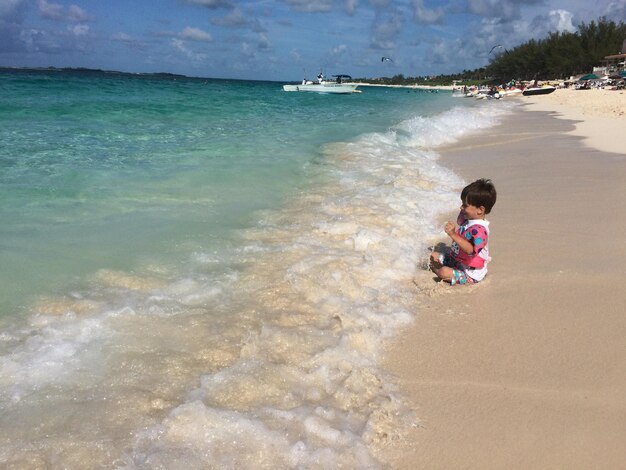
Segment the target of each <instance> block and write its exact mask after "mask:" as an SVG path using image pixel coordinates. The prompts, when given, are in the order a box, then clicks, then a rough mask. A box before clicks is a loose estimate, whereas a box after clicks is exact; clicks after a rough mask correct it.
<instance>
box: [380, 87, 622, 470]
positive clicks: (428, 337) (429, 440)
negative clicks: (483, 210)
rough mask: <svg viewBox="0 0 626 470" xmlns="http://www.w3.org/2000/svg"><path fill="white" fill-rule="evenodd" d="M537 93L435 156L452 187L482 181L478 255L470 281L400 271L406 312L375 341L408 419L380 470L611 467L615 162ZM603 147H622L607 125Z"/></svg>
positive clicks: (617, 382)
mask: <svg viewBox="0 0 626 470" xmlns="http://www.w3.org/2000/svg"><path fill="white" fill-rule="evenodd" d="M557 93H558V91H557ZM555 94H556V93H555ZM547 96H550V95H547ZM574 96H575V95H574ZM541 98H543V97H536V98H533V99H532V100H528V101H527V103H529V105H527V106H524V107H523V109H521V110H519V111H517V110H516V111H515V113H514V115H513V116H510V117H508V118H507V119H505V120H504V121H503V122H502V123H501V124H500V125H499V126H497V127H495V128H493V129H491V130H489V131H487V132H483V133H481V134H480V135H479V136H472V137H468V138H465V139H463V140H462V141H460V142H457V143H456V144H454V145H453V146H450V147H447V148H444V149H440V151H439V153H440V154H441V160H440V161H441V162H442V163H443V164H444V165H445V166H447V167H449V168H451V169H453V170H454V171H455V172H457V173H458V174H460V175H462V176H463V177H464V179H465V180H466V181H472V180H474V179H476V178H479V177H489V178H492V179H493V180H494V182H495V184H496V188H497V189H498V196H499V197H498V202H497V203H496V205H495V207H494V209H493V211H492V214H490V215H489V216H488V219H489V220H490V221H491V222H492V232H493V236H492V241H491V243H490V245H491V251H492V253H493V258H494V260H493V262H492V263H491V265H490V275H489V276H488V277H487V279H486V280H485V281H483V282H481V283H480V284H478V285H476V286H466V287H460V288H459V287H457V288H452V287H450V286H448V285H443V284H441V283H435V282H434V280H433V275H432V273H429V272H428V271H421V270H420V271H417V272H416V275H415V284H416V299H417V300H416V312H417V315H416V319H415V322H414V323H413V324H412V325H411V326H410V327H408V328H407V329H406V330H405V331H403V332H401V334H400V335H399V336H398V337H396V338H395V339H393V340H392V342H390V343H389V344H388V348H387V354H386V357H385V360H384V368H385V369H386V370H388V371H389V372H390V373H391V374H392V376H393V377H394V378H395V382H396V383H397V384H398V387H399V389H400V392H401V395H402V396H403V397H405V398H406V400H407V401H408V402H409V406H410V408H411V409H413V410H414V411H415V412H416V415H417V417H418V419H419V422H418V423H416V426H415V427H414V428H413V429H412V430H411V431H410V435H409V436H407V438H406V440H404V441H402V442H399V443H397V444H396V445H394V446H392V447H390V448H388V449H386V452H385V454H384V455H385V460H386V462H388V463H389V465H390V466H391V468H402V469H404V468H406V469H410V468H430V469H432V468H442V469H443V468H476V469H479V468H480V469H483V468H618V467H619V466H620V465H621V464H623V462H624V461H626V450H624V447H623V442H624V440H625V439H626V427H625V426H624V425H623V423H624V422H626V399H625V398H624V397H626V365H625V361H624V359H623V341H624V337H625V335H626V319H625V318H624V315H623V312H622V311H623V307H622V306H623V305H624V304H625V303H626V294H624V293H623V292H622V291H621V290H620V289H619V287H618V286H617V284H616V282H615V281H616V279H620V278H621V277H622V275H623V273H621V269H622V268H620V267H621V266H624V264H626V247H624V243H623V233H624V230H626V222H624V217H623V216H624V209H623V201H624V200H625V199H626V188H624V181H625V180H626V156H625V155H624V153H623V152H619V151H618V152H614V153H608V152H603V151H600V150H598V149H597V148H595V147H592V146H590V144H593V143H594V142H596V141H598V140H600V141H602V139H603V137H602V136H598V135H595V134H592V135H587V136H586V137H581V136H580V135H578V134H577V133H578V132H581V129H582V131H584V132H587V133H589V132H590V131H589V129H590V128H591V129H596V132H600V133H601V134H603V135H604V136H605V137H604V138H606V133H605V132H604V131H606V127H603V125H602V124H603V122H604V119H606V118H599V117H596V116H590V115H589V114H587V115H585V114H584V113H583V111H582V108H579V113H580V115H581V116H584V121H580V122H578V121H572V120H571V117H570V116H571V115H568V114H567V111H568V109H566V108H565V107H564V106H561V107H560V106H559V105H558V104H556V103H551V102H548V101H543V100H541ZM540 107H543V109H542V110H538V108H540ZM546 108H548V109H546ZM572 108H573V109H576V108H575V106H574V105H572ZM597 119H601V120H602V121H601V122H600V125H599V127H593V126H598V121H597ZM613 120H614V121H618V124H621V123H622V122H623V121H622V119H621V118H619V117H618V118H613ZM581 122H582V123H587V126H584V125H583V126H580V125H579V124H580V123H581ZM588 126H592V127H588ZM597 129H600V130H599V131H598V130H597ZM611 140H613V141H615V142H613V143H612V145H613V146H612V147H611V148H615V149H618V150H619V149H621V148H624V143H625V141H626V139H625V138H624V136H623V134H621V133H620V134H617V135H613V136H612V138H611ZM459 190H460V188H459ZM455 209H456V208H455V207H452V208H451V210H452V211H454V210H455ZM455 215H456V212H454V213H451V214H450V215H449V217H454V216H455ZM587 220H589V222H588V223H585V222H586V221H587ZM520 233H523V237H520ZM522 240H523V241H522ZM439 241H442V242H445V243H446V244H449V241H448V240H446V239H444V238H442V239H440V240H434V242H435V243H436V242H439ZM520 245H521V246H520ZM607 260H608V261H609V262H608V263H607Z"/></svg>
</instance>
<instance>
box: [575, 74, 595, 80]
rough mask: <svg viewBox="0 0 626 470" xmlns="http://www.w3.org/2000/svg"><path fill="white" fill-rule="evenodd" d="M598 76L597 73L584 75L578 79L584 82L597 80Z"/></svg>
mask: <svg viewBox="0 0 626 470" xmlns="http://www.w3.org/2000/svg"><path fill="white" fill-rule="evenodd" d="M597 79H598V76H597V75H596V74H595V73H588V74H587V75H583V76H582V77H580V78H579V79H578V81H582V80H597Z"/></svg>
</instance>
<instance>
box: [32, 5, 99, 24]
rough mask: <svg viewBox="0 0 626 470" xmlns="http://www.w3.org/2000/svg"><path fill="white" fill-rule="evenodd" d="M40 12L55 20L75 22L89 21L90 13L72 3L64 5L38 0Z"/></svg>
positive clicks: (45, 16)
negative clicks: (67, 5)
mask: <svg viewBox="0 0 626 470" xmlns="http://www.w3.org/2000/svg"><path fill="white" fill-rule="evenodd" d="M37 6H38V8H39V13H40V14H41V16H43V17H44V18H48V19H50V20H55V21H70V22H74V23H79V22H84V21H89V19H90V18H89V15H87V13H86V12H85V10H83V9H82V8H81V7H79V6H77V5H70V6H69V7H67V8H66V7H64V6H63V5H61V4H59V3H49V2H48V1H47V0H38V1H37Z"/></svg>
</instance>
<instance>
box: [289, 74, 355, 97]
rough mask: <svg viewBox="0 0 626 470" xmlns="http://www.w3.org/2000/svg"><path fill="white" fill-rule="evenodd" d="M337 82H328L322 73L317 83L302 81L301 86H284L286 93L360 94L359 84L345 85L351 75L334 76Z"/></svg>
mask: <svg viewBox="0 0 626 470" xmlns="http://www.w3.org/2000/svg"><path fill="white" fill-rule="evenodd" d="M334 78H335V80H334V81H329V80H326V78H325V77H324V75H322V74H321V73H320V74H319V75H318V76H317V81H315V82H314V81H311V80H306V79H304V80H302V83H300V84H299V85H283V90H284V91H302V92H305V91H308V92H313V93H333V94H344V95H345V94H348V93H358V92H359V90H357V87H358V86H359V84H358V83H343V80H344V79H348V80H350V79H351V78H352V77H350V75H334Z"/></svg>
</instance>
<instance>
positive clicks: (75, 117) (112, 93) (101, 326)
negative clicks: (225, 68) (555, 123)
mask: <svg viewBox="0 0 626 470" xmlns="http://www.w3.org/2000/svg"><path fill="white" fill-rule="evenodd" d="M0 92H1V96H2V99H1V101H0V142H1V146H0V372H1V374H0V449H1V450H0V463H2V464H3V465H9V464H10V465H14V466H16V468H50V465H51V466H52V468H66V467H67V468H95V467H100V466H101V467H102V468H142V469H143V468H167V469H170V468H335V467H338V466H341V465H344V466H347V467H349V468H376V467H378V466H380V465H384V462H381V461H380V457H379V455H378V454H377V450H376V449H377V448H379V447H380V446H381V445H384V443H385V442H386V441H387V440H388V439H393V438H395V437H397V435H399V433H401V429H402V426H404V425H407V423H410V422H411V419H413V418H412V417H411V413H410V412H409V411H407V410H404V409H403V406H402V399H401V397H398V396H397V394H396V391H395V389H394V388H393V384H392V383H390V381H389V380H388V379H387V378H386V377H385V374H384V371H381V370H380V369H379V367H378V363H377V360H378V353H379V348H380V344H381V341H382V340H383V339H384V338H386V337H389V336H392V335H393V334H394V332H396V331H397V329H398V328H399V327H401V326H402V325H405V324H407V323H409V322H410V321H411V319H412V318H413V315H414V314H415V311H414V310H415V309H414V308H412V305H413V304H414V296H415V295H416V293H415V291H414V289H412V288H411V277H412V274H413V273H414V271H415V270H416V269H419V267H418V265H419V263H420V260H421V259H422V258H423V257H424V254H425V253H426V252H427V247H428V242H429V240H431V239H432V237H434V236H436V235H437V234H438V233H440V231H441V229H440V227H438V226H437V218H438V216H440V215H441V214H442V213H444V212H447V211H450V210H451V209H453V208H455V207H456V205H457V204H458V200H457V199H458V191H459V189H460V187H462V185H463V183H464V182H463V181H462V180H461V179H460V177H459V176H457V175H455V174H454V173H452V172H451V171H450V170H448V169H446V168H444V167H442V166H441V165H440V164H439V163H438V162H437V147H438V146H441V145H443V144H447V143H452V142H454V141H456V140H458V139H459V138H462V136H463V135H466V134H468V133H470V132H480V130H481V129H484V128H486V127H488V126H491V125H494V124H495V123H497V122H498V120H499V119H500V117H501V116H503V115H505V114H506V113H507V112H509V108H508V107H507V106H506V105H504V104H503V103H487V102H481V103H476V102H474V101H473V100H472V101H468V100H459V99H456V98H453V97H452V96H451V94H450V93H446V92H441V93H428V92H423V91H418V90H409V89H390V88H381V87H363V88H362V93H359V94H354V95H348V96H345V95H342V96H325V95H316V94H306V93H285V92H283V91H282V89H281V86H280V84H278V83H270V82H245V81H228V80H207V79H185V78H182V77H162V76H161V77H159V76H133V75H123V74H114V73H99V72H80V73H79V72H73V73H72V72H61V71H57V72H46V71H38V72H28V71H5V72H0Z"/></svg>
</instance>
